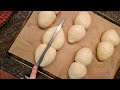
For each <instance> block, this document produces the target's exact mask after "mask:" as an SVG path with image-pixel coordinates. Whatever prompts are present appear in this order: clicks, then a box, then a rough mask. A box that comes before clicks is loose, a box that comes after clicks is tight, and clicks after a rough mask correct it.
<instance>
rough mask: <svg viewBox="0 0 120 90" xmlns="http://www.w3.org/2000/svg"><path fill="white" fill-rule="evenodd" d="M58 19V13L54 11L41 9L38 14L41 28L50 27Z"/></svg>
mask: <svg viewBox="0 0 120 90" xmlns="http://www.w3.org/2000/svg"><path fill="white" fill-rule="evenodd" d="M55 19H56V14H55V13H54V12H53V11H41V12H40V13H39V15H38V25H39V26H40V27H41V28H47V27H49V26H50V25H51V24H52V23H53V22H54V21H55Z"/></svg>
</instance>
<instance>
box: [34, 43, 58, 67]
mask: <svg viewBox="0 0 120 90" xmlns="http://www.w3.org/2000/svg"><path fill="white" fill-rule="evenodd" d="M46 46H47V45H46V44H40V45H39V46H38V47H37V48H36V51H35V61H36V63H37V61H38V60H39V58H40V56H41V55H42V53H43V51H44V50H45V48H46ZM55 57H56V50H55V49H54V48H52V47H50V48H49V49H48V51H47V52H46V54H45V56H44V59H43V61H42V63H41V64H40V66H41V67H46V66H48V65H50V64H51V63H52V62H53V61H54V59H55Z"/></svg>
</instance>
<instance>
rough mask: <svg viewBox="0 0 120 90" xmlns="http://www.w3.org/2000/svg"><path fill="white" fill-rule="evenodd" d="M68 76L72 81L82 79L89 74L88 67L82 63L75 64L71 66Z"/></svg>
mask: <svg viewBox="0 0 120 90" xmlns="http://www.w3.org/2000/svg"><path fill="white" fill-rule="evenodd" d="M68 74H69V78H70V79H81V78H83V77H84V76H85V75H86V74H87V69H86V66H85V65H83V64H81V63H77V62H73V63H72V64H71V65H70V68H69V70H68Z"/></svg>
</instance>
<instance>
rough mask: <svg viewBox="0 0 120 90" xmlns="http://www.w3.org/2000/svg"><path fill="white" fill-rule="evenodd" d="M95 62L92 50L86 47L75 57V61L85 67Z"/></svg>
mask: <svg viewBox="0 0 120 90" xmlns="http://www.w3.org/2000/svg"><path fill="white" fill-rule="evenodd" d="M92 60H93V54H92V51H91V49H90V48H87V47H84V48H82V49H80V50H79V51H78V52H77V53H76V56H75V61H76V62H78V63H82V64H84V65H85V66H87V65H89V64H90V63H91V62H92Z"/></svg>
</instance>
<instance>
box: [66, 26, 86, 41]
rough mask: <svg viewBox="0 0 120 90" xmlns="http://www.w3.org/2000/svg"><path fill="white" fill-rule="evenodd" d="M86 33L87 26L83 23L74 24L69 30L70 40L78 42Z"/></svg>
mask: <svg viewBox="0 0 120 90" xmlns="http://www.w3.org/2000/svg"><path fill="white" fill-rule="evenodd" d="M85 35H86V31H85V28H84V27H83V26H82V25H73V26H72V27H71V28H70V29H69V31H68V42H69V43H76V42H79V41H80V40H81V39H83V38H84V36H85Z"/></svg>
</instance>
